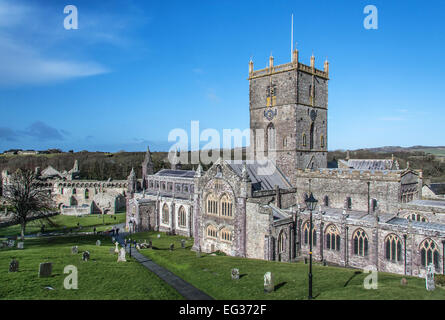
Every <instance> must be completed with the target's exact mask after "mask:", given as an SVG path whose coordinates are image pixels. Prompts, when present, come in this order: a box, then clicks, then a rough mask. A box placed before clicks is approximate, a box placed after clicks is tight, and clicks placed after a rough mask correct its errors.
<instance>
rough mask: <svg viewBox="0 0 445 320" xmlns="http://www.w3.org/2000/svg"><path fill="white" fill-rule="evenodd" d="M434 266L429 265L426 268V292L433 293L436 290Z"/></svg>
mask: <svg viewBox="0 0 445 320" xmlns="http://www.w3.org/2000/svg"><path fill="white" fill-rule="evenodd" d="M434 272H435V270H434V265H433V264H432V263H430V264H429V265H428V267H427V268H426V276H425V286H426V290H428V291H433V290H434V289H436V286H435V284H434Z"/></svg>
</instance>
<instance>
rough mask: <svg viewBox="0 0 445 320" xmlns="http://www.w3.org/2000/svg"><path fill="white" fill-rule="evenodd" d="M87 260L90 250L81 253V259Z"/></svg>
mask: <svg viewBox="0 0 445 320" xmlns="http://www.w3.org/2000/svg"><path fill="white" fill-rule="evenodd" d="M88 260H90V252H89V251H84V252H83V254H82V261H88Z"/></svg>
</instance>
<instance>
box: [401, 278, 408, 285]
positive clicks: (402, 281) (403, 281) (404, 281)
mask: <svg viewBox="0 0 445 320" xmlns="http://www.w3.org/2000/svg"><path fill="white" fill-rule="evenodd" d="M400 284H401V285H402V286H406V285H407V284H408V280H406V278H402V280H400Z"/></svg>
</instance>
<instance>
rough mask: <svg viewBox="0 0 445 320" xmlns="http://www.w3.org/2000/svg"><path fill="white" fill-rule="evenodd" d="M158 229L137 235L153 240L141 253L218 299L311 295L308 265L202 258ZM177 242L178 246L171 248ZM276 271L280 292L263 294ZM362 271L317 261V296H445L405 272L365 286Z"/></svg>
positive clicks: (383, 276)
mask: <svg viewBox="0 0 445 320" xmlns="http://www.w3.org/2000/svg"><path fill="white" fill-rule="evenodd" d="M157 234H158V233H157V232H144V233H139V234H134V235H132V236H131V238H132V239H140V240H142V241H143V240H144V239H147V241H148V240H152V242H153V246H154V249H143V250H141V253H142V254H144V255H145V256H147V257H149V258H151V259H152V260H153V261H154V262H156V263H158V264H159V265H161V266H163V267H165V268H167V269H169V270H170V271H172V272H173V273H175V274H176V275H178V276H179V277H181V278H183V279H184V280H186V281H188V282H189V283H191V284H193V285H194V286H196V287H197V288H199V289H201V290H203V291H204V292H206V293H207V294H209V295H210V296H212V297H214V298H215V299H229V300H242V299H253V300H266V299H290V300H292V299H307V294H308V280H307V278H308V276H307V274H308V265H305V264H304V263H303V262H301V263H283V262H272V261H263V260H252V259H244V258H236V257H228V256H211V255H207V254H202V255H201V258H197V257H196V253H195V252H193V251H191V250H190V249H191V247H192V245H193V240H188V238H184V237H181V236H167V235H165V234H164V233H161V238H160V239H158V238H157V237H156V235H157ZM181 239H187V242H186V249H181V243H180V240H181ZM170 243H174V245H175V250H174V251H173V252H172V251H170V250H168V248H169V245H170ZM232 268H238V269H239V270H240V275H241V278H240V279H239V280H238V281H234V280H231V269H232ZM268 271H270V272H272V274H273V276H274V279H275V286H276V291H274V292H272V293H269V294H267V293H264V290H263V277H264V274H265V273H266V272H268ZM368 275H369V274H363V273H362V272H359V271H358V270H354V269H346V268H339V267H323V266H321V265H314V266H313V296H314V297H315V298H316V299H320V300H323V299H348V300H349V299H382V300H393V299H421V300H423V299H445V290H444V289H442V288H437V289H436V290H435V291H433V292H428V291H426V289H425V280H424V279H421V278H415V277H406V278H407V280H408V284H407V285H406V286H402V285H401V284H400V280H401V278H402V277H403V276H399V275H394V274H388V273H379V274H378V289H377V290H366V289H364V286H363V282H364V279H365V277H366V276H368Z"/></svg>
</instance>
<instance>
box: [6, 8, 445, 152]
mask: <svg viewBox="0 0 445 320" xmlns="http://www.w3.org/2000/svg"><path fill="white" fill-rule="evenodd" d="M68 4H72V5H75V6H76V7H77V9H78V18H79V24H78V27H79V29H77V30H65V29H64V27H63V21H64V19H65V17H66V14H64V13H63V9H64V7H65V6H66V5H68ZM368 4H373V5H375V6H376V7H377V9H378V29H377V30H366V29H365V28H364V27H363V20H364V18H365V16H366V15H365V14H364V13H363V9H364V7H365V6H366V5H368ZM444 12H445V4H444V2H443V1H439V0H437V1H374V0H373V1H371V0H370V1H360V0H351V1H329V0H317V1H297V0H294V1H285V0H277V1H262V0H256V1H247V0H243V1H229V0H205V1H204V0H203V1H199V0H196V1H142V0H139V1H136V0H133V1H124V0H119V1H114V0H107V1H97V0H96V1H92V0H88V1H84V0H72V1H70V2H69V3H68V2H67V1H66V0H65V1H59V0H52V1H21V0H0V110H1V113H0V151H2V150H7V149H10V148H22V149H47V148H61V149H63V150H65V151H67V150H70V149H74V150H75V151H80V150H90V151H96V150H99V151H119V150H126V151H139V150H140V151H142V150H145V148H146V145H147V144H150V146H151V149H152V150H167V149H168V148H169V146H170V145H171V144H172V143H168V141H167V139H168V134H169V132H170V130H172V129H174V128H182V129H184V130H186V131H189V130H190V121H192V120H196V121H199V122H200V129H201V130H203V129H206V128H214V129H216V130H218V131H220V132H221V135H222V130H223V129H225V128H227V129H234V128H239V129H242V130H243V129H246V128H248V127H249V110H248V108H249V104H248V81H247V80H246V78H247V75H248V74H247V73H248V62H249V59H250V57H252V58H253V61H254V64H255V69H260V68H264V67H265V66H266V64H267V62H268V57H269V55H270V54H271V53H272V54H273V56H274V57H275V64H281V63H287V62H289V60H290V17H291V14H292V13H293V14H294V15H295V18H294V21H295V22H294V41H295V42H298V49H299V50H300V62H303V63H306V64H309V59H310V56H311V54H312V52H314V55H315V57H316V66H317V67H319V68H322V66H323V61H324V60H325V59H326V57H328V59H329V61H330V77H331V81H330V84H329V113H328V120H329V122H328V131H329V135H328V138H329V139H328V147H329V149H330V150H334V149H355V148H365V147H379V146H386V145H400V146H412V145H445V143H444V140H445V133H444V132H445V130H443V124H444V121H445V113H444V110H445V108H444V101H445V90H444V89H445V80H444V78H443V76H444V74H445V59H444V57H443V52H444V49H445V24H444V23H443V17H444Z"/></svg>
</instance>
